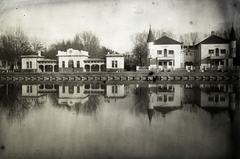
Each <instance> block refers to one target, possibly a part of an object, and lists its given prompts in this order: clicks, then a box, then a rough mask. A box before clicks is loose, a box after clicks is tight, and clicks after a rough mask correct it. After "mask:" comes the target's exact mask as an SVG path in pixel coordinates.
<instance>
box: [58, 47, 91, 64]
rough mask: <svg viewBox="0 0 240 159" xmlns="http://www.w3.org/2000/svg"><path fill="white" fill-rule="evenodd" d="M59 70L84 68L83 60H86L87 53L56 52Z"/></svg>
mask: <svg viewBox="0 0 240 159" xmlns="http://www.w3.org/2000/svg"><path fill="white" fill-rule="evenodd" d="M57 56H58V66H59V68H69V67H75V68H77V67H82V68H83V67H84V62H83V61H84V60H86V59H88V56H89V55H88V52H87V51H82V50H81V51H79V50H74V49H68V50H67V51H58V54H57Z"/></svg>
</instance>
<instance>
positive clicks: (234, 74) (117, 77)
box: [0, 71, 240, 82]
mask: <svg viewBox="0 0 240 159" xmlns="http://www.w3.org/2000/svg"><path fill="white" fill-rule="evenodd" d="M239 80H240V71H231V72H183V71H173V72H158V73H155V72H151V71H149V72H81V73H72V72H71V73H61V72H44V73H42V72H41V73H29V72H8V73H1V74H0V82H11V81H13V82H17V81H18V82H24V81H25V82H26V81H28V82H31V81H32V82H34V81H35V82H43V81H45V82H70V81H71V82H74V81H75V82H76V81H91V82H94V81H95V82H106V81H114V82H123V81H125V82H127V81H128V82H129V81H136V82H137V81H138V82H140V81H141V82H159V81H160V82H163V81H168V82H169V81H198V82H200V81H208V82H209V81H218V82H219V81H225V82H226V81H239Z"/></svg>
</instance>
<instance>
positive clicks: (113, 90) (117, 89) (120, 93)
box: [106, 84, 125, 98]
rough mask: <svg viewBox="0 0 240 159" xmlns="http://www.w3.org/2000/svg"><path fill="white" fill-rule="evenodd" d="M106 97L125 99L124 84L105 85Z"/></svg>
mask: <svg viewBox="0 0 240 159" xmlns="http://www.w3.org/2000/svg"><path fill="white" fill-rule="evenodd" d="M106 96H107V97H110V98H111V97H112V98H118V97H125V89H124V84H121V85H119V84H118V85H107V86H106Z"/></svg>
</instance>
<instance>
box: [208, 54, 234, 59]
mask: <svg viewBox="0 0 240 159" xmlns="http://www.w3.org/2000/svg"><path fill="white" fill-rule="evenodd" d="M228 58H229V54H228V53H227V54H222V55H219V54H213V55H210V59H212V60H218V59H228Z"/></svg>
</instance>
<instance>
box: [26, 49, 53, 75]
mask: <svg viewBox="0 0 240 159" xmlns="http://www.w3.org/2000/svg"><path fill="white" fill-rule="evenodd" d="M21 62H22V65H21V69H22V71H23V72H26V71H27V72H57V71H58V68H57V61H56V60H52V59H44V57H43V56H41V52H38V55H22V56H21Z"/></svg>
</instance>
